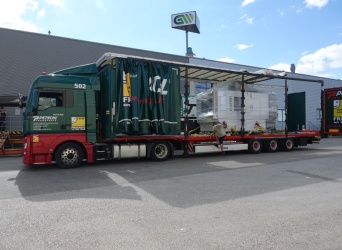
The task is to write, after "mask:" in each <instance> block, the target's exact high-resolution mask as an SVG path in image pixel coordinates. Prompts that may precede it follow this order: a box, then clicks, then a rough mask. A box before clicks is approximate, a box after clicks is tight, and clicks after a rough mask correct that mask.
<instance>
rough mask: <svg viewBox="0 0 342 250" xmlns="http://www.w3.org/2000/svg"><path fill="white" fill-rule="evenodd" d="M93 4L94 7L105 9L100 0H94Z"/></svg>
mask: <svg viewBox="0 0 342 250" xmlns="http://www.w3.org/2000/svg"><path fill="white" fill-rule="evenodd" d="M95 6H96V8H98V9H99V10H104V9H105V5H104V3H103V1H102V0H96V1H95Z"/></svg>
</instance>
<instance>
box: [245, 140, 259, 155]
mask: <svg viewBox="0 0 342 250" xmlns="http://www.w3.org/2000/svg"><path fill="white" fill-rule="evenodd" d="M261 150H262V143H261V141H259V140H251V141H250V142H249V143H248V152H249V153H252V154H258V153H260V152H261Z"/></svg>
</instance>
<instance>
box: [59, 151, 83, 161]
mask: <svg viewBox="0 0 342 250" xmlns="http://www.w3.org/2000/svg"><path fill="white" fill-rule="evenodd" d="M79 158H80V155H79V153H78V151H77V150H75V149H73V148H66V149H65V150H63V152H62V154H61V160H62V162H63V163H64V164H66V165H73V164H75V163H76V162H77V161H78V160H79Z"/></svg>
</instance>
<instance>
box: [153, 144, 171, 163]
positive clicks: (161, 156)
mask: <svg viewBox="0 0 342 250" xmlns="http://www.w3.org/2000/svg"><path fill="white" fill-rule="evenodd" d="M170 154H171V151H170V146H169V144H168V143H167V142H163V141H159V142H155V143H153V144H152V146H151V150H150V159H151V160H153V161H166V160H167V159H168V158H169V157H170Z"/></svg>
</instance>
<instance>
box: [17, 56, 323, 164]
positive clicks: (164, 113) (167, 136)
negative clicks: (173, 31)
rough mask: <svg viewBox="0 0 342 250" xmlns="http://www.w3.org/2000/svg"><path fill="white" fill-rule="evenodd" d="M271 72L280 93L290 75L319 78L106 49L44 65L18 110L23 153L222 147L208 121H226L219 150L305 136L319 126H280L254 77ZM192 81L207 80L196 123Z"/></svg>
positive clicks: (77, 160) (89, 156) (34, 160)
mask: <svg viewBox="0 0 342 250" xmlns="http://www.w3.org/2000/svg"><path fill="white" fill-rule="evenodd" d="M271 79H281V80H283V81H284V86H283V87H282V88H283V90H284V94H285V96H286V95H287V81H288V80H298V81H310V82H318V83H320V84H323V82H321V81H314V80H305V79H296V78H289V77H286V76H280V75H276V74H273V73H272V72H269V71H262V72H255V73H249V72H246V71H235V70H228V69H224V68H215V67H206V66H199V65H191V64H189V63H180V62H172V61H163V60H156V59H151V58H141V57H134V56H128V55H120V54H115V53H105V54H104V55H103V56H102V57H101V58H100V59H99V60H98V61H97V62H96V63H93V64H87V65H81V66H77V67H73V68H68V69H64V70H60V71H57V72H53V73H51V74H43V75H40V76H38V78H37V79H36V80H35V81H34V82H33V83H32V85H31V88H30V91H29V93H28V97H27V98H28V99H27V101H26V110H25V112H24V126H23V133H24V151H23V162H24V164H27V165H37V164H46V165H49V164H52V163H56V164H57V165H58V166H59V167H61V168H74V167H78V166H80V165H81V164H82V163H94V162H98V161H103V160H120V159H126V158H148V159H151V160H155V161H164V160H167V159H169V158H170V157H172V156H173V155H174V154H175V153H176V152H181V153H182V154H183V155H184V156H186V155H192V154H197V153H218V152H220V149H219V147H217V146H215V142H216V139H215V138H214V137H210V136H209V134H210V132H211V131H210V130H211V125H212V122H213V121H219V122H222V123H223V124H225V127H226V128H225V129H226V132H227V135H226V136H225V139H224V150H225V151H234V150H247V151H249V152H250V153H259V152H261V151H267V152H276V151H278V150H283V151H290V150H292V149H293V148H294V147H298V146H306V145H307V144H311V143H312V142H313V141H314V140H315V139H316V138H317V136H318V135H319V134H317V131H294V132H291V131H288V129H287V127H286V126H285V129H284V130H282V131H277V130H276V128H275V122H274V115H275V112H276V111H275V110H276V106H274V105H276V104H275V103H274V97H275V96H274V94H272V93H267V92H262V91H258V90H256V89H255V87H253V86H256V85H259V84H261V83H265V82H267V81H269V80H271ZM191 81H198V82H208V83H211V84H212V85H213V88H211V89H209V90H207V91H206V92H204V93H201V94H200V95H199V96H198V97H197V104H196V105H197V116H198V117H197V122H198V124H196V126H197V125H198V126H197V127H196V128H195V129H194V130H189V127H190V126H189V124H188V123H189V119H188V117H187V114H188V110H189V109H188V104H189V100H188V96H189V82H191ZM183 85H184V86H183ZM182 86H183V88H182ZM182 89H185V90H184V91H182ZM181 92H182V94H181ZM181 95H184V96H185V99H184V100H183V99H182V97H181ZM181 102H184V103H185V112H183V113H185V116H181V109H182V107H183V103H181ZM285 110H286V98H285Z"/></svg>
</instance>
